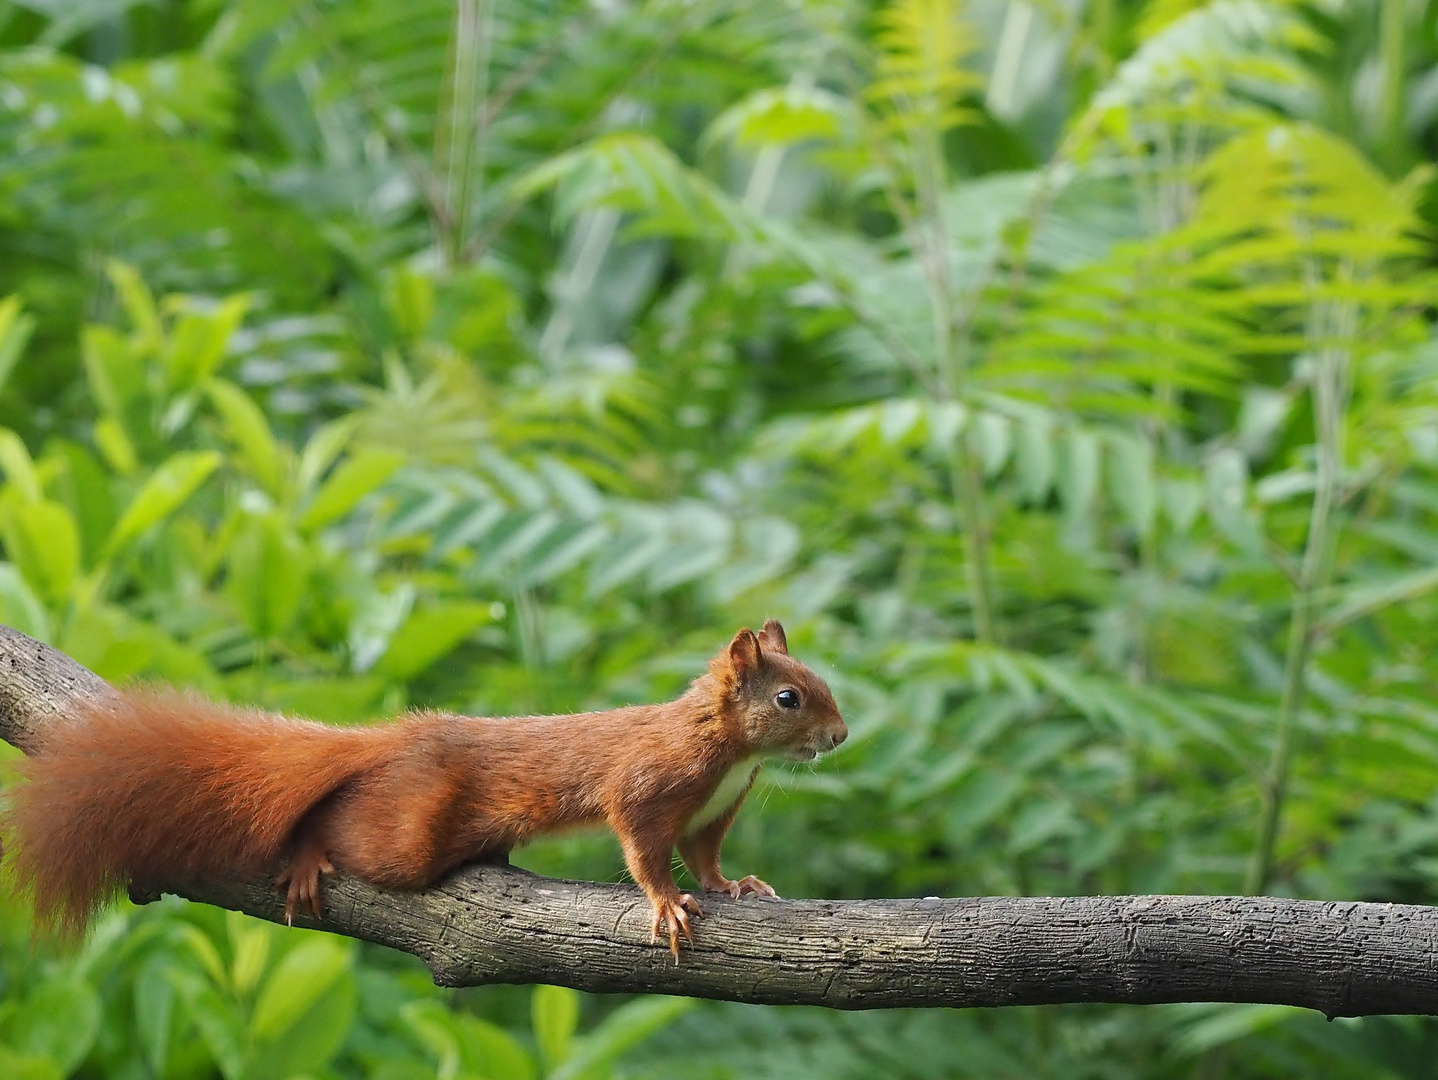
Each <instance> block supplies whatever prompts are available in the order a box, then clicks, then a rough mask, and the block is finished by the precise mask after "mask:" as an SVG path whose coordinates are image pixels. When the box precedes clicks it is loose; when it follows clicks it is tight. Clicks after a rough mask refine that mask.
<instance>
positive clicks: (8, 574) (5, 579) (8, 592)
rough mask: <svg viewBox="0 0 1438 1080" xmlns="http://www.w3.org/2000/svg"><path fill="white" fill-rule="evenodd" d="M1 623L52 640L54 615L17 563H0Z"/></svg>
mask: <svg viewBox="0 0 1438 1080" xmlns="http://www.w3.org/2000/svg"><path fill="white" fill-rule="evenodd" d="M0 623H4V624H5V625H6V626H10V627H14V628H15V629H16V630H19V631H20V632H21V633H22V634H29V635H30V636H31V637H32V638H36V639H38V640H40V641H45V642H48V641H50V613H49V612H48V611H46V610H45V605H44V604H42V603H41V602H40V598H39V597H38V596H36V595H35V592H34V590H33V589H31V588H30V586H29V585H28V584H27V583H26V581H25V577H24V575H22V574H21V573H20V571H19V569H17V568H16V566H15V564H14V563H8V562H7V563H0Z"/></svg>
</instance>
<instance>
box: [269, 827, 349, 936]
mask: <svg viewBox="0 0 1438 1080" xmlns="http://www.w3.org/2000/svg"><path fill="white" fill-rule="evenodd" d="M334 869H335V868H334V864H333V863H331V862H330V860H329V855H328V853H327V852H326V851H325V850H324V849H323V848H322V847H320V846H319V845H317V844H314V843H308V844H305V845H303V846H302V847H301V848H299V849H298V850H297V851H296V852H295V853H294V855H292V856H291V857H290V861H289V865H288V866H286V867H285V868H284V869H283V870H282V871H280V875H279V877H277V878H275V888H277V889H279V890H280V891H281V892H283V893H284V894H285V925H286V926H293V925H294V922H295V913H296V912H297V911H300V910H304V911H308V912H309V913H310V914H311V915H313V916H314V917H315V918H316V919H322V918H324V902H323V901H322V900H321V899H320V875H321V874H332V873H334Z"/></svg>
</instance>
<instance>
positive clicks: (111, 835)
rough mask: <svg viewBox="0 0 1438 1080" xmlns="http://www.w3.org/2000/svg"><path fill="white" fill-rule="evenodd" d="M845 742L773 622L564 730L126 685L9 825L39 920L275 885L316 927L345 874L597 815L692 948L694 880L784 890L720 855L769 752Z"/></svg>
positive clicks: (91, 719) (47, 748)
mask: <svg viewBox="0 0 1438 1080" xmlns="http://www.w3.org/2000/svg"><path fill="white" fill-rule="evenodd" d="M847 734H848V730H847V728H845V726H844V721H843V719H842V718H841V717H840V715H839V709H838V707H837V706H836V705H835V703H834V698H833V695H832V694H831V693H830V692H829V687H828V686H827V685H826V684H825V683H824V680H823V679H821V678H820V677H819V676H817V675H816V674H814V672H812V671H810V670H809V668H807V667H805V666H804V665H803V664H801V663H800V662H799V661H797V660H795V659H793V658H791V657H790V656H789V650H788V644H787V642H786V640H785V637H784V628H783V627H782V626H780V625H779V623H777V622H775V621H774V620H772V619H771V620H769V621H768V622H766V623H765V624H764V629H763V630H762V631H760V633H758V634H757V635H756V634H755V633H754V632H753V631H751V630H749V629H747V628H745V629H743V630H740V631H739V633H738V634H736V635H735V636H734V639H733V640H732V641H731V642H730V643H729V645H728V647H727V648H725V649H724V650H723V651H722V652H720V653H719V655H718V656H716V657H715V658H714V659H713V660H711V661H710V663H709V670H708V672H707V673H706V674H703V675H701V676H699V678H697V679H695V680H694V682H693V683H692V684H691V685H690V686H689V689H688V690H687V691H685V693H684V694H683V695H682V696H680V697H679V698H677V699H676V700H674V701H671V702H668V703H666V704H662V705H634V706H628V707H625V708H619V709H610V710H608V711H605V712H592V713H578V714H574V715H567V716H523V717H508V718H500V719H494V718H484V717H470V716H453V715H448V714H444V713H435V712H420V713H413V714H410V715H408V716H405V717H401V718H400V719H398V720H396V721H394V722H392V723H387V724H379V725H375V726H372V727H348V728H346V727H331V726H327V725H325V724H320V723H315V722H313V721H308V720H291V719H286V718H283V717H279V716H274V715H270V714H267V713H262V712H257V711H253V710H244V709H237V708H232V707H228V706H224V705H217V704H212V703H209V702H205V701H201V700H198V699H195V698H193V697H187V696H183V695H180V694H174V693H156V692H134V691H130V692H123V693H117V694H115V695H114V696H111V697H108V698H106V699H103V700H100V701H96V702H94V703H87V704H85V705H84V706H82V707H79V708H78V709H77V710H76V711H75V713H74V714H73V715H70V716H66V717H64V718H57V719H56V720H55V721H54V722H52V723H51V724H50V725H49V727H48V728H47V729H46V731H45V732H44V734H43V736H42V737H41V742H40V746H39V749H38V752H36V753H34V754H32V755H30V756H29V757H28V758H26V759H25V760H24V761H23V762H22V763H21V765H20V774H21V783H20V784H18V785H17V786H16V787H15V789H14V790H13V791H12V792H11V796H10V805H9V808H8V809H7V810H6V811H5V813H4V815H3V818H0V834H3V836H4V838H5V851H6V853H7V855H10V856H11V857H12V860H13V868H14V872H15V876H16V880H17V881H18V882H19V884H20V886H21V887H22V888H25V889H28V890H29V891H30V892H31V893H33V895H34V899H35V908H36V913H37V915H38V917H39V918H40V920H41V921H42V922H45V923H48V924H50V925H52V926H55V927H58V928H60V929H62V930H65V931H69V932H72V933H77V932H79V931H82V930H83V929H84V927H85V925H86V923H87V922H88V921H89V918H90V916H91V914H92V913H93V912H94V911H95V909H96V908H97V907H99V906H100V905H101V904H102V903H104V902H105V901H106V900H107V899H109V898H110V897H111V896H113V895H115V894H116V893H118V892H120V891H121V890H123V889H124V888H125V887H126V885H127V884H128V883H130V882H136V883H139V884H141V885H146V884H149V883H154V884H165V883H178V882H182V881H186V880H193V879H196V878H201V877H205V876H236V875H241V874H250V873H256V874H258V873H269V874H275V875H276V877H275V884H276V887H277V888H278V889H280V890H281V891H283V892H284V893H285V917H286V919H287V920H292V919H293V918H294V915H295V913H296V911H298V910H300V909H301V908H304V909H307V910H308V911H310V912H311V913H313V914H314V915H315V916H316V917H320V916H321V915H322V912H323V909H322V906H321V900H320V878H321V876H322V875H323V874H327V873H330V872H331V871H333V870H335V869H339V870H343V871H345V872H346V873H349V874H353V875H354V876H356V877H359V878H363V879H364V880H366V881H369V882H372V883H374V884H375V885H380V886H384V887H387V888H394V889H423V888H425V887H426V886H428V885H431V884H433V883H434V882H435V881H436V880H438V879H439V878H440V877H442V876H443V875H444V874H445V873H447V872H448V871H449V870H451V869H453V868H454V867H456V866H458V865H460V864H461V863H464V862H468V861H471V860H479V859H489V860H495V859H499V858H501V857H502V856H504V855H506V854H507V853H508V852H509V851H510V849H511V848H514V847H515V846H517V845H519V844H522V843H524V842H525V841H526V840H528V839H530V838H531V837H533V836H537V835H539V834H542V833H547V832H552V831H554V830H556V829H563V828H567V827H570V826H577V825H584V824H589V823H594V822H601V821H602V822H606V823H607V824H608V825H609V826H610V828H612V829H613V830H614V831H615V833H616V834H618V836H619V840H620V842H621V844H622V845H623V848H624V860H625V862H626V864H627V865H628V867H629V872H630V873H631V874H633V876H634V880H635V881H636V882H637V883H638V884H639V886H640V888H642V889H643V890H644V892H645V895H646V896H647V897H648V898H649V902H650V903H651V904H652V905H653V908H654V921H653V925H652V935H651V940H652V941H658V939H659V931H660V928H661V926H663V927H667V929H668V937H669V948H670V950H671V951H672V952H673V953H674V955H675V957H676V958H677V957H678V956H679V939H680V936H681V934H682V935H683V936H684V937H685V938H686V939H688V940H690V941H692V940H693V932H692V930H691V928H690V918H689V917H690V916H691V915H696V916H697V915H700V914H702V909H701V908H700V906H699V903H698V902H697V901H696V900H695V899H694V897H693V896H692V895H690V894H689V893H681V892H680V891H679V889H678V887H677V886H676V885H675V883H674V876H673V870H672V864H671V857H672V852H673V850H674V848H675V847H676V846H677V847H678V849H679V854H680V856H681V857H682V858H683V860H684V863H685V865H686V866H688V867H689V870H690V871H691V872H692V873H693V875H694V877H695V878H696V879H697V880H698V882H699V884H700V886H701V887H702V888H703V889H705V890H708V891H711V892H722V893H727V894H729V895H730V896H734V897H739V896H743V895H746V894H750V893H752V894H756V895H759V896H775V895H776V893H775V892H774V890H773V889H771V888H770V887H769V886H768V885H767V884H765V883H764V882H763V881H760V880H759V879H758V878H756V877H744V878H740V879H739V880H738V881H731V880H730V879H729V878H726V877H725V876H724V874H723V873H722V872H721V871H720V869H719V845H720V843H721V841H722V840H723V839H724V834H725V833H726V832H727V831H728V829H729V826H730V824H731V823H732V822H733V820H734V815H735V814H736V813H737V812H738V810H739V805H740V804H741V803H742V802H743V801H744V796H745V795H746V794H747V793H748V791H749V788H750V787H751V786H752V785H753V783H754V777H755V775H756V774H757V773H758V771H759V767H760V765H761V764H762V763H763V760H764V759H765V758H768V757H780V758H788V759H791V760H797V761H810V760H813V759H814V758H815V757H817V756H818V755H819V754H821V753H823V752H825V751H827V750H831V749H833V748H834V747H835V746H837V745H838V744H839V743H841V742H843V741H844V738H845V736H846V735H847Z"/></svg>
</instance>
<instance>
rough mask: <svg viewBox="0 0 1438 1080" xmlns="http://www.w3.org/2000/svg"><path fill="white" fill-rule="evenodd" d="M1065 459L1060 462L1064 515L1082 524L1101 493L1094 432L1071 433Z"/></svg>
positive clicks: (1097, 451) (1075, 431) (1060, 493)
mask: <svg viewBox="0 0 1438 1080" xmlns="http://www.w3.org/2000/svg"><path fill="white" fill-rule="evenodd" d="M1066 442H1067V446H1066V447H1065V450H1064V454H1063V456H1062V457H1061V458H1060V459H1059V496H1060V497H1061V498H1062V499H1063V504H1064V511H1065V513H1067V514H1068V516H1069V518H1070V519H1072V520H1080V519H1082V518H1085V517H1087V516H1088V515H1089V513H1090V512H1091V511H1092V509H1093V500H1094V496H1095V495H1096V494H1097V493H1098V481H1099V443H1098V439H1097V438H1096V437H1095V436H1094V435H1093V434H1092V433H1090V432H1087V431H1081V430H1074V431H1071V432H1069V435H1068V438H1067V440H1066Z"/></svg>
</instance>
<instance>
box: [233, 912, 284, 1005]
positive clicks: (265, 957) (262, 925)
mask: <svg viewBox="0 0 1438 1080" xmlns="http://www.w3.org/2000/svg"><path fill="white" fill-rule="evenodd" d="M225 928H226V930H227V932H228V934H229V938H230V944H231V948H232V950H233V952H234V962H233V964H231V966H230V985H231V986H233V987H234V988H235V993H237V994H239V995H241V996H245V995H248V994H249V992H250V991H251V990H253V989H254V988H255V986H256V984H258V983H259V981H260V976H261V975H263V974H264V973H265V965H267V964H268V963H269V962H270V942H271V940H272V939H273V936H274V928H273V927H272V926H271V925H270V924H269V923H266V922H260V921H259V920H258V919H252V918H250V917H248V916H246V915H241V914H240V913H239V912H237V911H227V912H225Z"/></svg>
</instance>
